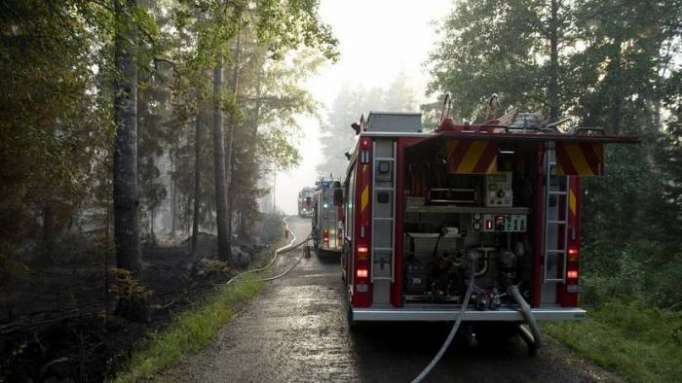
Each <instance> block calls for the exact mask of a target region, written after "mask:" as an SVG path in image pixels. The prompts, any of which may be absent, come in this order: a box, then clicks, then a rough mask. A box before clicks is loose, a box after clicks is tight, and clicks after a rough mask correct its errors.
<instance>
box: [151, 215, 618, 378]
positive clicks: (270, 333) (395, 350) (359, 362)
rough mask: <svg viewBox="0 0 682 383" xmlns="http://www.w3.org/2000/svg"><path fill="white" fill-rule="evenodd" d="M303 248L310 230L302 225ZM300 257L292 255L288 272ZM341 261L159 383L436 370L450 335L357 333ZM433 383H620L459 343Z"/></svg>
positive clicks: (552, 350) (245, 316) (274, 288)
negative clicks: (431, 365) (348, 313)
mask: <svg viewBox="0 0 682 383" xmlns="http://www.w3.org/2000/svg"><path fill="white" fill-rule="evenodd" d="M289 224H290V226H291V227H292V229H293V230H294V231H295V233H296V236H297V237H298V238H303V237H305V235H306V234H307V232H308V231H309V221H308V220H304V219H301V218H292V219H290V220H289ZM299 254H300V253H299V252H293V253H290V254H288V255H283V256H282V257H281V259H280V261H279V265H278V268H279V269H284V268H285V267H287V265H290V264H291V263H292V262H293V261H294V260H295V259H296V257H298V256H299ZM343 299H344V296H343V287H342V282H341V280H340V272H339V260H338V257H337V256H330V255H322V256H319V255H318V256H316V255H314V254H313V256H312V257H311V258H310V259H304V260H303V261H302V262H301V264H300V265H299V266H298V267H297V268H296V269H295V270H294V271H292V272H291V273H290V274H289V275H287V276H286V277H284V278H282V279H279V280H277V281H274V282H272V283H270V284H269V285H268V286H267V287H266V288H265V290H264V291H263V293H262V295H261V296H260V297H259V298H258V299H256V300H254V301H253V302H251V303H250V304H249V305H247V306H246V307H245V308H244V310H243V311H242V313H241V314H240V315H239V316H238V317H237V318H236V319H234V320H233V321H232V322H231V323H230V324H229V325H228V326H227V327H226V328H224V329H223V330H222V332H221V333H220V335H219V337H218V339H217V340H216V342H215V343H214V344H213V345H212V346H210V347H209V348H207V349H206V350H204V351H203V352H201V353H199V354H197V355H191V356H187V357H186V358H185V360H184V361H182V362H181V363H179V364H178V365H177V366H175V367H174V368H173V369H171V370H170V371H166V372H165V373H164V374H163V375H161V376H160V377H159V379H158V381H163V382H166V381H173V382H175V381H177V382H347V381H361V382H406V381H410V380H411V379H412V378H414V377H415V376H416V375H417V374H418V373H419V372H420V371H421V369H422V368H423V367H424V366H426V365H427V364H428V362H429V361H430V360H431V358H432V357H433V356H434V355H435V353H436V352H437V350H438V348H439V347H440V345H441V344H442V342H443V340H444V339H445V337H446V335H447V333H448V331H449V326H448V325H433V324H415V323H407V324H391V325H386V324H378V325H373V326H367V327H363V328H361V331H358V332H353V333H351V332H350V331H349V329H348V326H347V323H346V318H345V308H344V304H343ZM427 381H430V382H445V381H448V382H472V381H473V382H602V381H619V379H618V378H617V377H616V376H614V375H613V374H611V373H609V372H608V371H605V370H603V369H601V368H599V367H596V366H594V365H592V364H590V363H589V362H586V361H584V360H582V359H580V358H579V357H577V356H576V355H574V354H573V353H572V352H570V351H569V350H567V349H566V348H565V347H564V346H562V345H561V344H559V343H558V342H556V341H554V340H552V339H549V338H547V339H546V341H545V345H544V346H543V348H542V349H541V350H540V351H539V354H538V355H537V356H536V357H529V356H528V355H527V349H526V346H525V344H524V343H523V342H522V341H521V340H520V339H518V338H517V337H515V338H511V339H510V340H508V341H498V342H492V343H489V344H487V345H479V346H476V347H472V346H468V345H467V344H466V342H464V341H463V340H462V339H458V340H457V341H456V342H455V344H454V346H451V348H450V349H449V351H448V352H447V353H446V355H445V356H444V358H443V359H442V360H441V362H440V363H439V364H438V365H437V366H436V368H435V369H434V371H433V372H432V374H431V375H430V376H429V377H428V378H427Z"/></svg>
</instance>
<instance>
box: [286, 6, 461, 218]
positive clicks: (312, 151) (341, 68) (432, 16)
mask: <svg viewBox="0 0 682 383" xmlns="http://www.w3.org/2000/svg"><path fill="white" fill-rule="evenodd" d="M321 3H322V4H321V7H320V15H321V17H322V19H323V21H324V22H326V23H328V24H330V25H331V27H332V30H333V32H334V35H335V36H336V38H338V39H339V50H340V52H341V58H340V60H339V61H338V62H337V63H336V64H334V65H327V66H325V67H324V68H323V69H322V70H321V71H320V72H319V73H318V74H317V75H316V76H314V77H313V78H311V79H310V80H309V81H308V84H307V87H308V90H309V91H310V92H311V94H312V95H313V97H315V98H316V99H317V100H318V101H320V102H321V103H322V104H323V105H324V107H325V108H326V107H328V106H329V105H331V103H332V102H333V100H334V98H335V96H336V93H337V92H338V91H339V90H340V89H341V86H342V85H343V84H348V85H351V86H352V85H358V86H362V87H364V88H374V87H381V88H387V87H388V86H389V85H390V83H391V82H392V81H393V80H394V79H395V77H396V76H397V75H398V74H399V73H401V72H404V73H406V74H407V75H408V76H409V77H410V80H411V82H412V83H413V84H414V85H415V88H416V89H415V90H416V94H417V96H418V97H421V98H420V99H419V101H420V103H421V102H422V101H424V89H425V86H426V83H427V82H428V78H429V77H428V74H427V73H426V70H425V68H424V62H425V61H426V59H427V57H428V54H429V52H430V51H431V50H432V48H433V46H434V42H435V41H436V31H435V25H434V24H433V22H434V21H435V20H440V19H442V18H443V17H444V16H446V15H447V13H448V12H449V10H450V7H451V5H452V1H451V0H420V1H418V0H322V2H321ZM321 114H322V115H326V110H325V109H323V110H322V111H321ZM358 117H359V116H358ZM351 122H352V121H348V124H349V125H350V123H351ZM301 124H302V126H303V130H304V135H305V137H304V138H303V139H302V140H301V142H300V143H299V149H300V152H301V154H302V157H303V158H302V161H301V165H300V166H299V167H298V168H296V169H292V170H290V171H288V172H280V173H279V174H278V175H277V184H276V204H277V207H278V208H279V209H281V210H283V211H284V212H285V213H287V214H295V213H296V212H297V206H296V204H297V202H296V198H297V195H298V191H299V190H300V189H301V188H302V187H304V186H310V185H312V184H314V182H315V179H316V178H317V176H318V172H317V170H316V166H317V165H318V163H319V162H320V161H321V158H322V155H321V153H320V146H319V141H318V136H319V135H320V131H319V128H318V126H317V121H316V120H314V119H310V118H302V119H301ZM348 131H349V134H351V130H350V128H349V129H348Z"/></svg>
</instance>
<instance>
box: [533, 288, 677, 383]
mask: <svg viewBox="0 0 682 383" xmlns="http://www.w3.org/2000/svg"><path fill="white" fill-rule="evenodd" d="M544 328H545V331H546V332H547V333H548V334H549V335H551V336H553V337H555V338H557V339H559V340H561V341H562V342H564V343H565V344H567V345H568V346H569V347H571V348H572V349H574V350H575V351H576V352H578V353H579V354H581V355H582V356H585V357H587V358H589V359H591V360H593V361H594V362H595V363H597V364H598V365H600V366H602V367H604V368H607V369H610V370H613V371H615V372H616V373H617V374H618V375H620V376H621V377H623V378H624V379H625V380H626V381H628V382H679V379H680V377H681V376H682V364H681V363H680V361H682V313H679V312H671V311H665V310H661V309H656V308H651V307H646V306H644V305H643V304H642V303H640V302H638V301H633V302H630V303H621V302H609V303H604V304H602V305H601V306H599V307H598V308H595V309H590V310H589V313H588V319H586V320H585V321H582V322H568V323H548V324H546V325H545V326H544Z"/></svg>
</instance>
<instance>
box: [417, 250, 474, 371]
mask: <svg viewBox="0 0 682 383" xmlns="http://www.w3.org/2000/svg"><path fill="white" fill-rule="evenodd" d="M474 264H475V262H471V265H472V266H471V274H470V276H469V285H468V287H467V291H466V293H465V294H464V301H463V302H462V308H460V310H459V315H457V320H456V321H455V324H454V325H452V329H451V330H450V333H449V334H448V337H447V338H446V339H445V342H444V343H443V345H442V346H441V347H440V350H438V353H437V354H436V356H434V357H433V359H432V360H431V362H430V363H429V364H428V365H427V366H426V367H425V368H424V369H423V370H422V372H420V373H419V375H417V377H416V378H414V379H412V383H420V382H421V381H422V380H424V378H426V376H427V375H429V374H430V373H431V370H433V368H434V367H436V364H438V362H439V361H440V359H441V358H442V357H443V355H444V354H445V351H446V350H447V349H448V347H450V343H452V340H453V339H454V338H455V334H457V330H458V329H459V326H460V324H461V323H462V318H463V317H464V313H465V312H466V309H467V306H468V305H469V300H470V299H471V294H472V293H473V291H474V279H476V278H475V277H474V274H475V270H474V269H475V267H474Z"/></svg>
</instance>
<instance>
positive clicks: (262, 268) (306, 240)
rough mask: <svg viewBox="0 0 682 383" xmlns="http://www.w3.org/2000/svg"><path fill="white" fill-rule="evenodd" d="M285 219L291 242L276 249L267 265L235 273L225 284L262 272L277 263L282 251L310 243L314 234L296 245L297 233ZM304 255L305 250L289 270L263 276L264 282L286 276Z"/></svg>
mask: <svg viewBox="0 0 682 383" xmlns="http://www.w3.org/2000/svg"><path fill="white" fill-rule="evenodd" d="M283 221H284V224H285V227H286V231H287V232H288V233H290V234H291V240H290V241H289V243H287V244H286V245H284V246H282V247H280V248H278V249H276V250H275V252H274V253H273V255H272V258H271V259H270V261H269V262H268V263H267V264H266V265H265V266H263V267H259V268H256V269H251V270H246V271H242V272H241V273H239V274H237V275H235V276H234V277H232V278H230V279H229V280H228V281H227V282H225V285H226V286H227V285H229V284H231V283H232V282H234V281H235V280H237V279H239V278H240V277H242V276H244V275H246V274H251V273H257V272H260V271H264V270H267V269H269V268H270V267H272V265H273V264H275V262H276V261H277V259H278V257H279V255H280V254H282V253H287V252H289V251H292V250H296V249H298V248H299V247H301V246H303V245H304V244H306V243H308V241H309V240H310V238H311V236H312V234H309V235H308V236H307V237H306V238H305V239H304V240H302V241H301V242H299V243H297V244H296V245H294V242H295V241H296V234H294V232H293V231H291V229H289V225H288V222H287V218H286V217H285V218H284V219H283ZM304 255H305V252H304V253H303V254H301V256H300V257H299V258H298V259H297V260H296V262H295V263H294V264H293V266H291V267H289V268H288V269H287V270H285V271H284V272H282V273H280V274H278V275H275V276H272V277H267V278H261V279H260V280H261V281H263V282H267V281H273V280H275V279H278V278H281V277H283V276H285V275H286V274H288V273H289V272H290V271H291V270H293V269H294V268H295V267H296V266H297V265H298V264H299V263H300V262H301V259H303V256H304Z"/></svg>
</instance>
